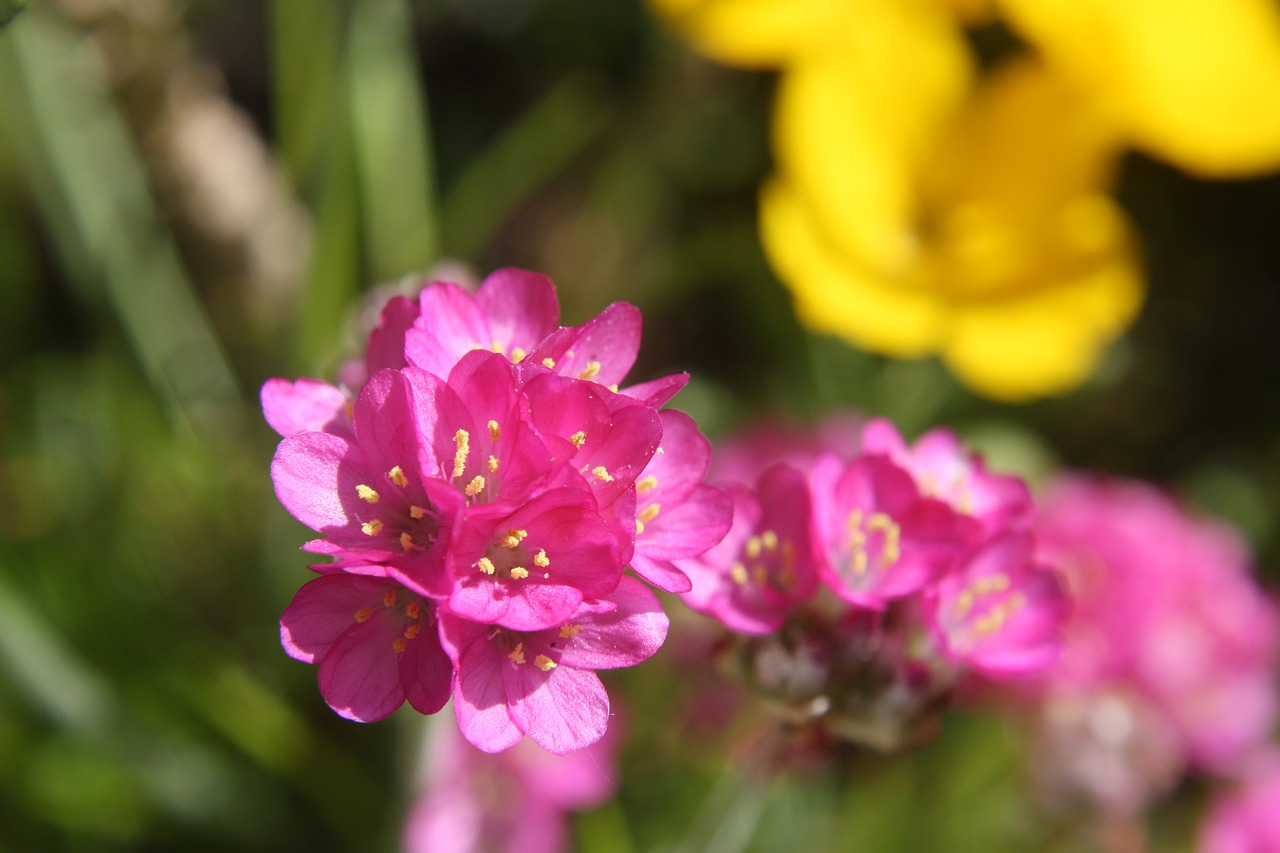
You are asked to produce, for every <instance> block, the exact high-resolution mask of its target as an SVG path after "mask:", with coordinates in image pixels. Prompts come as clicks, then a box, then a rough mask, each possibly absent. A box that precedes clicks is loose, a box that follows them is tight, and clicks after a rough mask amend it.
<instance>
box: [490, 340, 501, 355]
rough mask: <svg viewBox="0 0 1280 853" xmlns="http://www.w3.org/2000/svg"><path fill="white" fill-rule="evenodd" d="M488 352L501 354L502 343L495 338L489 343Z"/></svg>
mask: <svg viewBox="0 0 1280 853" xmlns="http://www.w3.org/2000/svg"><path fill="white" fill-rule="evenodd" d="M489 350H490V351H491V352H502V341H500V340H498V339H497V338H494V339H493V340H491V341H489Z"/></svg>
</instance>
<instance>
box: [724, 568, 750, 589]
mask: <svg viewBox="0 0 1280 853" xmlns="http://www.w3.org/2000/svg"><path fill="white" fill-rule="evenodd" d="M729 577H731V578H733V582H734V583H736V584H737V585H738V586H746V585H747V581H748V580H749V578H748V577H747V567H746V566H744V565H742V563H734V564H733V568H731V569H729Z"/></svg>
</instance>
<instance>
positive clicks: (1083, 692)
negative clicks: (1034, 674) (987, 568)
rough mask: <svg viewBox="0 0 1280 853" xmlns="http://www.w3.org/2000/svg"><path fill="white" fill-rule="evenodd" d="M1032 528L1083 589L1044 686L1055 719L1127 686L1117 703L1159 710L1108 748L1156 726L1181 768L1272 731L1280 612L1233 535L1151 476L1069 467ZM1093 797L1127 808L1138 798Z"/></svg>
mask: <svg viewBox="0 0 1280 853" xmlns="http://www.w3.org/2000/svg"><path fill="white" fill-rule="evenodd" d="M1037 535H1038V537H1039V542H1040V545H1041V547H1040V550H1039V553H1040V555H1041V558H1042V559H1044V560H1045V561H1046V562H1048V563H1050V564H1052V565H1054V566H1055V567H1057V568H1058V569H1059V571H1060V572H1061V574H1062V577H1063V579H1064V580H1065V582H1066V586H1067V587H1068V589H1069V590H1070V592H1071V597H1072V598H1073V600H1074V609H1073V615H1072V616H1071V618H1070V619H1069V620H1068V622H1067V625H1066V629H1065V645H1064V650H1063V655H1062V659H1061V662H1060V664H1059V665H1058V666H1057V667H1054V668H1053V669H1051V670H1050V671H1049V672H1047V673H1046V675H1045V677H1044V678H1043V680H1042V682H1041V686H1040V688H1039V691H1040V695H1041V697H1042V702H1043V703H1044V708H1045V712H1044V713H1045V716H1046V718H1047V719H1049V720H1052V719H1054V718H1055V715H1057V716H1059V717H1060V716H1062V715H1061V714H1057V712H1056V711H1055V710H1054V709H1055V708H1056V707H1058V706H1059V705H1062V704H1063V703H1070V704H1071V705H1072V706H1079V705H1081V704H1082V703H1086V702H1087V701H1088V699H1089V697H1097V699H1096V701H1099V702H1111V703H1112V705H1113V706H1115V703H1114V701H1113V700H1112V699H1109V698H1107V697H1116V696H1121V697H1125V698H1124V704H1123V705H1122V706H1115V707H1118V708H1123V710H1124V715H1125V717H1126V718H1127V719H1129V720H1130V721H1132V720H1136V719H1146V720H1149V721H1155V722H1148V723H1146V724H1144V725H1141V726H1138V725H1134V724H1132V722H1130V723H1126V724H1125V725H1122V726H1118V727H1117V729H1116V730H1117V731H1119V732H1122V736H1118V737H1117V739H1116V740H1115V742H1114V743H1113V745H1112V748H1113V749H1115V750H1121V751H1124V752H1127V753H1150V752H1151V751H1152V750H1151V749H1148V748H1146V747H1142V746H1140V745H1137V744H1135V743H1133V742H1134V741H1139V740H1143V739H1148V738H1151V737H1155V736H1157V735H1158V736H1159V738H1160V749H1162V750H1163V751H1164V752H1165V753H1166V754H1167V756H1166V757H1165V758H1162V759H1160V761H1159V762H1158V763H1160V764H1164V765H1170V766H1173V767H1181V768H1196V769H1202V770H1214V771H1220V770H1223V769H1229V768H1230V767H1231V766H1233V765H1234V764H1236V763H1237V762H1239V761H1240V760H1242V759H1243V758H1244V757H1245V756H1247V755H1248V754H1249V753H1250V752H1251V751H1253V750H1255V749H1257V748H1258V747H1259V746H1260V745H1261V744H1263V743H1265V741H1266V738H1267V736H1268V734H1269V732H1270V731H1271V728H1272V726H1273V725H1274V723H1275V720H1276V711H1277V704H1276V692H1275V686H1274V682H1273V673H1274V671H1275V665H1276V663H1277V659H1278V655H1277V652H1278V645H1277V644H1278V642H1280V620H1278V619H1277V614H1276V612H1275V610H1274V608H1273V606H1272V605H1271V603H1270V602H1269V601H1268V600H1267V599H1266V598H1265V597H1264V596H1263V595H1262V593H1261V592H1260V590H1259V589H1258V588H1257V586H1256V584H1255V582H1254V581H1253V579H1252V577H1251V576H1250V572H1249V568H1248V554H1247V551H1246V550H1245V548H1244V546H1243V545H1242V543H1241V542H1240V540H1239V538H1238V537H1237V536H1236V535H1235V534H1234V533H1232V532H1231V531H1229V530H1228V529H1227V528H1225V527H1224V526H1222V525H1220V524H1215V523H1211V522H1207V521H1203V520H1199V519H1196V518H1193V517H1191V516H1189V515H1188V514H1186V513H1185V512H1183V511H1182V510H1181V509H1180V508H1179V507H1178V506H1177V505H1176V504H1175V503H1174V502H1173V501H1172V500H1170V499H1169V498H1168V497H1167V496H1166V495H1164V494H1162V493H1160V492H1159V491H1157V490H1156V489H1154V488H1152V487H1151V486H1148V485H1145V484H1142V483H1137V482H1132V481H1124V480H1106V479H1102V478H1097V477H1087V476H1073V477H1067V478H1064V479H1063V480H1061V481H1060V482H1059V483H1057V484H1056V485H1055V487H1054V488H1053V489H1052V490H1051V492H1050V494H1049V496H1048V498H1047V500H1046V501H1045V502H1044V503H1043V504H1042V506H1041V518H1040V521H1039V523H1038V524H1037ZM1113 716H1115V715H1113ZM1067 748H1068V749H1070V748H1071V747H1067ZM1089 784H1090V783H1089V782H1088V781H1083V782H1082V783H1081V785H1082V787H1084V788H1086V790H1089ZM1101 787H1102V788H1107V787H1108V786H1106V785H1103V786H1101ZM1128 787H1130V788H1131V787H1132V786H1128ZM1154 793H1156V791H1155V789H1152V790H1151V791H1149V792H1148V795H1150V794H1154ZM1094 795H1095V797H1096V798H1097V799H1099V800H1100V801H1101V804H1102V805H1104V806H1107V807H1114V808H1118V809H1121V810H1124V809H1132V808H1136V807H1137V806H1139V805H1140V800H1141V797H1138V796H1134V795H1132V794H1130V795H1127V797H1126V800H1125V802H1123V803H1119V802H1117V803H1112V802H1110V801H1108V799H1107V794H1106V790H1095V791H1094Z"/></svg>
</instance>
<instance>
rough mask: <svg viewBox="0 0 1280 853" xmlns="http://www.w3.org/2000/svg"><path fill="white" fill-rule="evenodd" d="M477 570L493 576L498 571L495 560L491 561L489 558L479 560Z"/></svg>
mask: <svg viewBox="0 0 1280 853" xmlns="http://www.w3.org/2000/svg"><path fill="white" fill-rule="evenodd" d="M476 568H478V569H480V571H482V572H484V573H485V574H486V575H491V574H493V573H494V572H496V571H497V568H496V567H495V566H494V565H493V560H490V559H489V558H488V557H481V558H480V559H479V560H477V561H476Z"/></svg>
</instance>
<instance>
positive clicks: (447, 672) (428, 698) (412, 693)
mask: <svg viewBox="0 0 1280 853" xmlns="http://www.w3.org/2000/svg"><path fill="white" fill-rule="evenodd" d="M422 629H423V630H422V633H420V634H418V636H416V637H414V638H413V639H411V640H408V641H406V643H405V650H404V653H403V654H401V655H400V683H401V684H402V685H403V686H404V694H405V698H406V699H408V700H409V704H410V705H412V706H413V707H414V709H415V710H417V711H418V712H420V713H423V714H434V713H435V712H436V711H439V710H440V709H441V708H443V707H444V704H445V703H446V702H448V701H449V696H450V694H451V693H452V692H453V662H452V661H450V660H449V657H448V655H446V654H445V653H444V649H443V648H442V647H441V646H440V635H439V633H437V631H436V626H435V625H434V624H433V623H431V622H430V621H427V622H425V623H423V625H422Z"/></svg>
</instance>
